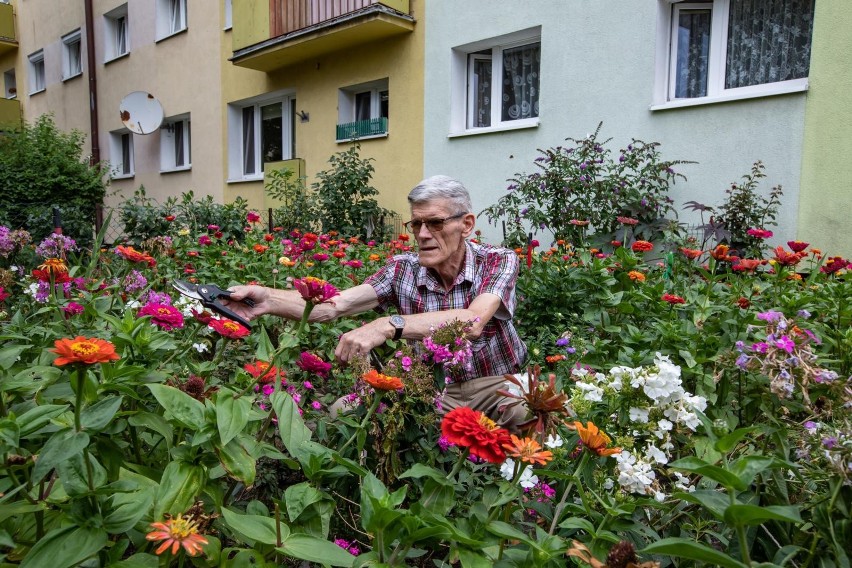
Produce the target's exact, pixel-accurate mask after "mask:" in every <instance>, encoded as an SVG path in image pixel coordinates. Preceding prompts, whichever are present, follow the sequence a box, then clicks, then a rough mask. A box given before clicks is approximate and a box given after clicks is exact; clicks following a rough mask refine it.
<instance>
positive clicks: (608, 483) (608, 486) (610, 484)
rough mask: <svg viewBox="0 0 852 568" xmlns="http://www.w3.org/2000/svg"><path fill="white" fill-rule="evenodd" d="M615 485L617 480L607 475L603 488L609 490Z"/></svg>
mask: <svg viewBox="0 0 852 568" xmlns="http://www.w3.org/2000/svg"><path fill="white" fill-rule="evenodd" d="M614 486H615V482H614V481H613V480H612V479H611V478H609V477H607V478H606V481H604V482H603V488H604V489H606V490H607V491H609V490H610V489H612V488H613V487H614Z"/></svg>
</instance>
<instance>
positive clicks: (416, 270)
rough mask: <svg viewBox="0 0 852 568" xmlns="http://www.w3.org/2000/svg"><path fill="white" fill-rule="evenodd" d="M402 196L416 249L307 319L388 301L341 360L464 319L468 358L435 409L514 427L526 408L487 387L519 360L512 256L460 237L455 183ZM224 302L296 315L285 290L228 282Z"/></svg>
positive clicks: (438, 179) (468, 220)
mask: <svg viewBox="0 0 852 568" xmlns="http://www.w3.org/2000/svg"><path fill="white" fill-rule="evenodd" d="M408 202H409V205H410V206H411V221H409V222H407V223H406V224H405V225H406V228H407V229H408V230H409V231H411V233H412V234H413V235H414V238H415V240H416V241H417V246H418V252H417V254H413V253H408V254H400V255H397V256H394V257H393V258H392V259H390V260H389V261H388V262H387V263H386V264H385V266H384V267H382V268H381V269H380V270H379V271H378V272H376V273H375V274H373V275H372V276H370V277H369V278H367V279H366V281H365V282H364V283H363V284H361V285H359V286H355V287H353V288H349V289H346V290H343V291H341V293H340V296H338V297H335V299H334V304H331V303H324V304H319V305H317V306H316V307H315V308H314V310H313V311H312V312H311V316H310V320H311V321H329V320H332V319H335V318H338V317H341V316H349V315H353V314H358V313H361V312H365V311H368V310H371V309H375V310H377V311H379V312H380V313H381V312H384V311H386V310H387V309H388V308H395V310H396V312H397V313H398V315H392V316H390V317H379V318H377V319H375V320H373V321H371V322H370V323H367V324H365V325H363V326H361V327H359V328H357V329H354V330H352V331H349V332H348V333H345V334H343V335H342V336H341V337H340V341H339V343H338V345H337V348H336V350H335V357H336V358H337V360H338V361H340V362H342V363H346V362H347V361H348V360H349V359H351V358H352V357H353V356H356V355H360V354H366V353H368V352H369V351H370V350H371V349H373V348H374V347H377V346H379V345H382V344H383V343H385V341H387V340H388V339H394V340H398V339H401V338H402V339H408V340H420V339H423V338H424V337H426V336H427V335H429V333H430V332H431V330H432V329H434V328H437V327H438V326H440V325H441V324H443V323H445V322H449V321H452V320H455V319H458V320H461V321H468V322H471V324H472V330H471V332H470V334H469V337H470V339H471V342H472V351H473V361H472V365H471V368H470V370H468V371H465V372H464V373H462V375H461V376H458V377H455V381H454V382H453V383H451V384H449V385H447V389H446V392H445V393H444V397H443V401H442V407H443V411H444V412H448V411H450V410H452V409H453V408H456V407H458V406H469V407H471V408H473V409H475V410H480V411H482V412H484V413H485V414H486V415H488V416H489V417H490V418H491V419H493V420H494V421H495V422H497V424H499V425H501V426H505V427H507V428H510V429H514V427H515V426H516V425H517V424H519V423H521V422H522V421H523V420H524V419H525V417H526V409H525V408H524V407H523V405H521V404H519V401H517V400H516V399H510V398H506V397H503V396H501V395H499V394H497V393H496V390H497V389H499V388H501V387H502V386H503V384H504V379H503V375H504V374H505V373H517V372H519V371H520V369H521V366H522V365H523V363H524V360H525V358H526V346H525V345H524V343H523V342H522V341H521V339H520V338H519V337H518V334H517V332H516V331H515V328H514V326H513V325H512V315H513V312H514V309H515V282H516V280H517V277H518V259H517V256H516V255H515V254H514V253H513V252H512V251H509V250H506V249H502V248H497V247H492V246H488V245H480V244H475V243H471V242H470V241H468V237H470V235H471V234H472V233H473V228H474V224H475V221H476V216H475V215H474V213H473V206H472V204H471V201H470V194H469V193H468V191H467V189H466V188H465V187H464V186H463V185H462V184H461V183H460V182H459V181H456V180H454V179H452V178H450V177H447V176H433V177H430V178H427V179H425V180H423V181H422V182H420V183H419V184H418V185H417V187H415V188H414V189H413V190H411V193H409V195H408ZM244 298H251V299H252V300H254V307H252V308H250V307H248V306H246V305H245V304H242V303H235V302H234V301H238V300H242V299H244ZM231 300H233V301H232V302H230V306H231V308H233V309H234V310H235V311H238V312H239V313H240V315H243V316H244V317H246V318H252V317H256V316H259V315H262V314H275V315H279V316H282V317H285V318H289V319H294V320H298V319H300V318H301V316H302V312H303V310H304V306H305V304H304V300H303V299H302V298H301V296H300V295H299V293H298V292H296V291H295V290H276V289H270V288H265V287H262V286H236V287H234V288H233V295H232V296H231Z"/></svg>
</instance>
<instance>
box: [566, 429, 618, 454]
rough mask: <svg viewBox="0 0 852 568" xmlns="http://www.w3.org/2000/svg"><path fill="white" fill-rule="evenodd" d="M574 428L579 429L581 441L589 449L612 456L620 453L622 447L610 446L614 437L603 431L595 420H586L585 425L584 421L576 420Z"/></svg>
mask: <svg viewBox="0 0 852 568" xmlns="http://www.w3.org/2000/svg"><path fill="white" fill-rule="evenodd" d="M574 428H576V429H577V434H579V435H580V441H581V442H583V445H584V446H585V447H587V448H588V449H589V451H592V452H595V453H596V454H597V455H599V456H611V455H613V454H620V453H621V448H608V447H607V446H609V445H610V444H611V443H612V439H611V438H610V437H609V436H607V435H606V434H605V433H603V432H601V430H600V428H598V427H597V426H595V424H594V422H586V425H585V426H583V424H582V422H574Z"/></svg>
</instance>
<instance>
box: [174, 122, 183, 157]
mask: <svg viewBox="0 0 852 568" xmlns="http://www.w3.org/2000/svg"><path fill="white" fill-rule="evenodd" d="M174 128H175V137H174V143H175V167H177V168H179V167H181V166H185V165H186V163H185V162H184V155H183V121H181V122H175V123H174Z"/></svg>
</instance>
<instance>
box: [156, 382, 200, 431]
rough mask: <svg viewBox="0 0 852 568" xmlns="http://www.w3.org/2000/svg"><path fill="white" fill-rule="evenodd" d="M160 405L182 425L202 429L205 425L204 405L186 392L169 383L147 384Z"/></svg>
mask: <svg viewBox="0 0 852 568" xmlns="http://www.w3.org/2000/svg"><path fill="white" fill-rule="evenodd" d="M147 386H148V388H149V389H151V393H152V394H153V395H154V398H156V399H157V402H159V403H160V406H162V407H163V408H165V409H166V411H167V412H168V413H169V414H171V416H172V417H173V418H174V419H175V420H177V421H178V422H180V423H181V425H183V426H185V427H187V428H192V429H194V430H201V428H202V427H203V426H204V405H203V404H201V403H200V402H199V401H197V400H195V399H194V398H192V397H191V396H189V395H188V394H186V393H185V392H183V391H181V390H179V389H176V388H174V387H170V386H168V385H159V384H154V385H147Z"/></svg>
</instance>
